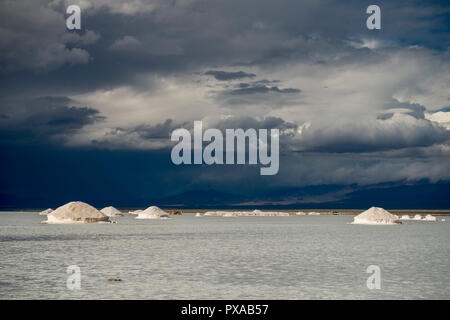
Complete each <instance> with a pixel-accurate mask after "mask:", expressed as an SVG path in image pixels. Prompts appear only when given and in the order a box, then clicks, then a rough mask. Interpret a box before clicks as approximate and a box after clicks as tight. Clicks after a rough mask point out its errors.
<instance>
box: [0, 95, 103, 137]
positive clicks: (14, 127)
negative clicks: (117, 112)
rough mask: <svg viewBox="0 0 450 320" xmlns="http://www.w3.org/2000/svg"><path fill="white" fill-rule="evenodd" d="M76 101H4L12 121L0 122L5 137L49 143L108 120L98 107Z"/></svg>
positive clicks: (51, 99)
mask: <svg viewBox="0 0 450 320" xmlns="http://www.w3.org/2000/svg"><path fill="white" fill-rule="evenodd" d="M73 104H74V101H72V100H71V99H69V98H67V97H38V98H33V99H25V100H13V101H10V100H9V101H8V100H6V101H3V102H2V104H1V107H0V108H1V109H2V110H4V112H6V115H7V117H8V121H7V122H5V123H3V122H0V130H1V131H2V135H3V139H2V140H3V141H5V140H10V139H13V138H17V141H15V142H20V141H21V140H22V139H24V140H25V141H41V142H45V141H47V140H48V139H51V138H56V137H61V136H62V135H67V134H72V133H74V132H76V131H77V130H78V129H81V128H83V127H84V126H86V125H89V124H93V123H96V122H98V121H102V120H104V119H105V118H104V117H103V116H101V115H100V114H99V112H98V111H97V110H95V109H92V108H89V107H78V106H73ZM8 142H13V141H8Z"/></svg>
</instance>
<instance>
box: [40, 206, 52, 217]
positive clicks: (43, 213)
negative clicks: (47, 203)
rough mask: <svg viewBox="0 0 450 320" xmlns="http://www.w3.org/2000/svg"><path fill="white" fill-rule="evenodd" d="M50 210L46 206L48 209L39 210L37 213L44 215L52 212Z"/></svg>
mask: <svg viewBox="0 0 450 320" xmlns="http://www.w3.org/2000/svg"><path fill="white" fill-rule="evenodd" d="M52 212H53V209H50V208H48V209H46V210H44V211H41V212H40V213H39V215H41V216H46V215H48V214H49V213H52Z"/></svg>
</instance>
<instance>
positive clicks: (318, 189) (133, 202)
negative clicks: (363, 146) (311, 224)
mask: <svg viewBox="0 0 450 320" xmlns="http://www.w3.org/2000/svg"><path fill="white" fill-rule="evenodd" d="M74 200H80V201H85V202H87V203H90V204H92V205H94V206H96V207H103V206H108V205H113V206H116V207H118V208H144V207H148V206H150V205H157V206H160V207H163V208H192V209H200V208H204V209H208V208H217V209H218V208H223V209H227V208H236V209H237V208H243V209H250V208H259V209H274V208H278V209H302V208H304V209H314V208H315V209H364V208H368V207H371V206H378V207H383V208H387V209H449V208H450V184H419V185H410V186H404V185H402V186H392V185H378V186H372V187H370V188H364V189H361V188H357V187H356V186H338V185H326V186H313V187H303V188H288V189H286V188H285V189H277V190H273V192H270V193H268V194H264V195H256V196H249V195H240V194H233V193H227V192H220V191H217V190H213V189H209V190H190V191H186V192H183V193H179V194H175V195H171V196H166V197H158V198H150V197H149V198H146V199H115V200H104V199H100V200H99V199H43V198H35V197H28V198H27V197H16V196H12V195H6V194H0V210H17V209H42V208H48V207H52V208H54V207H58V206H60V205H62V204H64V203H66V202H69V201H74Z"/></svg>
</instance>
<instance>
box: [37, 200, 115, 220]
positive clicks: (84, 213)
mask: <svg viewBox="0 0 450 320" xmlns="http://www.w3.org/2000/svg"><path fill="white" fill-rule="evenodd" d="M98 222H103V223H105V222H110V221H109V217H108V216H107V215H105V214H103V213H101V212H100V211H98V210H97V209H95V208H94V207H93V206H91V205H89V204H87V203H84V202H81V201H73V202H69V203H67V204H65V205H63V206H61V207H59V208H57V209H56V210H55V211H53V212H51V213H49V214H48V215H47V221H44V223H51V224H53V223H98Z"/></svg>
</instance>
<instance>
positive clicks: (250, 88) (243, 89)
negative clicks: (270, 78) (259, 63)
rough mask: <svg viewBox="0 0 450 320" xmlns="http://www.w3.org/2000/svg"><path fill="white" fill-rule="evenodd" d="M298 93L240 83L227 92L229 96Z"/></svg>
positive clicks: (292, 89)
mask: <svg viewBox="0 0 450 320" xmlns="http://www.w3.org/2000/svg"><path fill="white" fill-rule="evenodd" d="M272 92H274V93H299V92H300V90H299V89H294V88H286V89H280V88H279V87H277V86H266V85H259V84H258V85H253V84H248V83H241V84H240V85H239V88H236V89H233V90H230V91H228V94H231V95H248V94H265V93H272Z"/></svg>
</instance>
